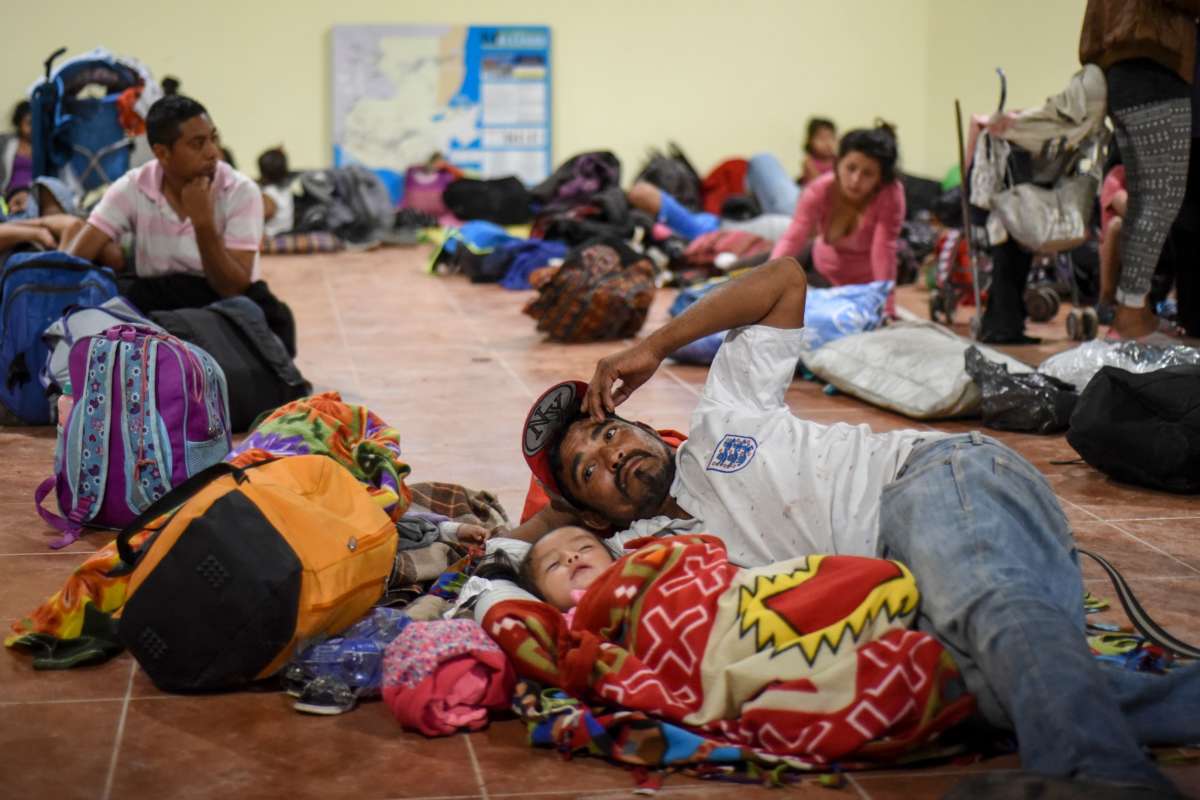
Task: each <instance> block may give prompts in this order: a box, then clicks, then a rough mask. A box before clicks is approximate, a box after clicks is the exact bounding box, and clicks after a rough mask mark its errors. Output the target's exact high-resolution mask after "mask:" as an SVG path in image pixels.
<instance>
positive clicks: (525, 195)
mask: <svg viewBox="0 0 1200 800" xmlns="http://www.w3.org/2000/svg"><path fill="white" fill-rule="evenodd" d="M531 199H532V198H530V196H529V190H528V189H526V188H525V184H523V183H521V182H520V181H519V180H517V179H516V178H513V177H508V178H495V179H493V180H487V181H478V180H474V179H472V178H460V179H458V180H456V181H454V182H453V183H451V184H450V185H449V186H447V187H446V190H445V191H444V192H442V202H443V203H445V204H446V208H448V209H450V211H451V213H453V214H454V216H456V217H458V218H459V219H482V220H487V221H488V222H494V223H496V224H497V225H522V224H524V223H526V222H529V220H531V219H533V214H532V213H531V212H530V210H529V203H530V200H531Z"/></svg>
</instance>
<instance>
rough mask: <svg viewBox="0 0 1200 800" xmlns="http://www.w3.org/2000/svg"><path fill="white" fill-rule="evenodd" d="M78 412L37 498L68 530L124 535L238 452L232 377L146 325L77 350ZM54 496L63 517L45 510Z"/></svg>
mask: <svg viewBox="0 0 1200 800" xmlns="http://www.w3.org/2000/svg"><path fill="white" fill-rule="evenodd" d="M70 373H71V387H72V396H73V398H74V404H73V405H72V407H71V410H70V412H69V414H68V415H67V416H66V419H65V420H64V421H63V422H62V429H61V433H60V434H59V437H58V445H57V448H56V452H55V458H54V475H53V476H52V477H50V478H47V479H46V480H45V481H43V483H42V485H41V486H39V487H38V489H37V492H36V494H35V495H34V500H35V502H36V503H37V509H38V513H39V514H41V516H42V518H43V519H44V520H46V522H48V523H50V524H51V525H53V526H54V527H55V528H57V529H59V530H60V531H62V532H63V536H62V537H61V538H59V539H58V540H56V541H55V542H53V543H51V545H50V546H51V547H52V548H54V549H58V548H60V547H65V546H66V545H68V544H70V543H71V542H73V541H75V540H76V539H78V538H79V535H80V533H82V529H83V527H84V526H88V527H97V528H122V527H124V526H125V525H127V524H129V523H130V522H132V521H133V520H134V519H135V518H136V517H137V516H138V515H139V514H140V513H141V512H142V511H144V510H145V509H147V508H148V507H149V506H150V505H151V504H152V503H153V502H154V501H155V500H157V499H158V498H159V497H162V496H163V495H164V494H166V493H167V491H169V490H170V489H171V488H172V487H174V486H177V485H178V484H180V483H183V482H184V481H185V480H187V479H188V478H189V477H191V476H192V475H195V474H196V473H197V472H200V471H201V470H203V469H204V468H205V467H208V466H211V465H212V464H215V463H217V462H218V461H220V460H221V459H222V458H224V456H225V454H226V453H228V452H229V449H230V447H231V446H232V438H231V436H230V423H229V399H228V391H227V389H226V385H225V374H224V373H223V372H222V371H221V368H220V367H219V366H218V365H217V362H216V361H214V360H213V358H212V357H211V356H210V355H209V354H208V353H206V352H204V351H203V350H201V349H200V348H199V347H196V346H195V345H192V344H189V343H187V342H183V341H181V340H179V339H176V338H175V337H174V336H171V335H169V334H167V333H164V332H163V331H162V330H160V329H155V328H151V327H149V326H145V325H137V324H126V325H116V326H114V327H111V328H109V329H108V330H106V331H104V332H103V333H99V334H96V335H94V336H85V337H83V338H81V339H79V340H78V341H76V342H75V344H74V345H72V347H71V355H70ZM51 490H54V491H55V494H56V495H57V498H58V507H59V509H60V511H61V515H60V514H54V513H52V512H50V511H47V510H46V509H45V508H43V507H42V501H43V500H44V499H45V498H46V497H47V496H48V495H49V494H50V491H51Z"/></svg>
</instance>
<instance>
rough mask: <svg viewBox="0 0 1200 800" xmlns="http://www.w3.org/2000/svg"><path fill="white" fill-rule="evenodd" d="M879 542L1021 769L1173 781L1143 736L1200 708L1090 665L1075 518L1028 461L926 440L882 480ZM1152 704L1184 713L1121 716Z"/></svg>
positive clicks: (1182, 728)
mask: <svg viewBox="0 0 1200 800" xmlns="http://www.w3.org/2000/svg"><path fill="white" fill-rule="evenodd" d="M880 548H881V551H882V554H883V555H884V556H886V557H888V558H895V559H897V560H899V561H902V562H904V563H905V564H907V565H908V567H909V569H911V570H912V573H913V575H914V576H915V577H916V580H917V586H918V588H919V589H920V591H921V611H920V617H919V623H918V624H919V626H920V627H921V629H923V630H927V631H929V632H931V633H933V634H934V635H936V636H937V638H938V639H939V640H940V641H941V642H942V643H943V644H945V645H946V647H947V648H948V649H949V651H950V653H951V654H952V655H953V656H954V659H955V661H956V662H957V663H958V665H959V668H960V669H961V670H962V673H963V678H964V680H965V681H966V683H967V688H968V689H969V690H970V691H971V692H972V693H973V694H974V695H975V697H976V699H977V701H978V703H979V709H980V711H981V712H982V714H983V715H984V717H985V718H986V719H987V720H988V722H990V723H991V724H992V725H995V726H998V727H1002V728H1008V729H1012V730H1013V731H1015V733H1016V736H1017V741H1018V745H1019V749H1020V754H1021V763H1022V765H1023V767H1024V768H1025V769H1028V770H1030V771H1033V772H1038V773H1042V774H1045V775H1052V776H1060V777H1081V778H1087V779H1091V780H1096V781H1105V782H1111V783H1132V784H1141V785H1146V786H1157V787H1162V788H1163V789H1166V787H1169V786H1170V783H1169V781H1167V779H1166V778H1165V777H1164V776H1163V775H1162V774H1161V773H1160V772H1159V771H1158V770H1157V769H1156V768H1155V767H1154V765H1153V764H1152V763H1151V762H1150V761H1149V759H1148V758H1147V757H1146V756H1145V754H1144V753H1143V752H1142V750H1141V748H1140V746H1139V741H1138V737H1139V736H1154V737H1156V738H1157V736H1159V735H1162V736H1164V737H1169V736H1171V735H1173V734H1182V735H1183V738H1184V739H1185V740H1186V739H1193V738H1197V737H1200V718H1198V717H1197V715H1195V714H1194V713H1190V714H1189V713H1187V712H1185V710H1184V709H1185V706H1184V705H1183V702H1184V700H1185V698H1183V697H1179V698H1176V697H1175V696H1172V697H1169V698H1166V697H1164V698H1157V699H1155V697H1154V695H1153V693H1152V692H1150V691H1148V689H1147V686H1149V685H1148V684H1143V683H1141V682H1140V681H1139V682H1138V683H1137V684H1136V685H1133V686H1125V684H1124V683H1122V680H1123V679H1121V678H1119V677H1116V678H1114V677H1113V676H1110V675H1108V674H1106V671H1105V670H1102V669H1101V667H1100V665H1099V664H1098V663H1097V662H1096V660H1095V658H1094V657H1093V656H1092V654H1091V651H1090V650H1089V648H1088V646H1087V642H1086V640H1085V638H1084V610H1083V583H1082V579H1081V577H1080V572H1079V565H1078V563H1077V561H1076V553H1075V550H1074V544H1073V541H1072V537H1071V532H1070V528H1069V526H1068V524H1067V520H1066V517H1065V516H1064V515H1063V513H1062V509H1061V508H1060V507H1059V505H1058V501H1057V499H1056V498H1055V496H1054V493H1053V492H1052V491H1051V489H1050V487H1049V485H1048V484H1047V483H1046V481H1045V479H1044V478H1043V477H1042V476H1041V475H1040V474H1039V473H1038V472H1037V470H1036V469H1035V468H1034V467H1033V466H1031V465H1030V464H1029V463H1028V462H1027V461H1025V460H1024V459H1023V458H1021V457H1020V456H1019V455H1017V454H1016V453H1014V452H1013V451H1011V450H1009V449H1008V448H1006V447H1004V446H1003V445H1001V444H999V443H998V442H995V441H994V440H991V439H988V438H986V437H983V436H981V435H980V434H978V433H971V434H966V435H962V436H955V437H950V438H948V439H944V440H940V441H936V442H934V443H931V444H927V445H925V446H922V447H920V448H918V450H916V451H914V453H913V455H912V456H911V457H910V458H909V460H908V462H906V464H905V467H904V469H903V470H902V471H901V474H900V476H899V477H898V478H897V479H896V481H895V482H893V483H892V484H890V485H889V486H887V487H886V488H885V489H884V493H883V504H882V507H881V509H880ZM1189 672H1190V673H1191V675H1190V676H1185V677H1184V678H1181V679H1177V680H1179V681H1181V682H1187V683H1188V685H1190V686H1192V687H1193V689H1194V688H1195V687H1196V681H1197V679H1198V678H1200V671H1197V670H1195V669H1192V670H1189ZM1110 681H1116V682H1117V683H1118V685H1119V686H1118V688H1121V689H1122V691H1114V687H1113V685H1112V683H1111V682H1110ZM1192 693H1193V694H1194V693H1195V691H1193V692H1192ZM1176 702H1178V703H1179V704H1178V705H1174V704H1175V703H1176ZM1145 705H1150V706H1153V707H1154V709H1153V710H1154V713H1155V714H1157V715H1162V714H1164V713H1172V714H1174V715H1175V716H1176V717H1177V718H1183V719H1182V721H1177V722H1174V723H1172V724H1174V725H1175V727H1174V728H1170V727H1168V728H1166V729H1162V728H1161V727H1160V728H1153V727H1152V716H1153V715H1138V716H1135V718H1134V721H1133V722H1132V723H1131V721H1130V719H1127V718H1126V714H1135V713H1136V712H1138V711H1139V709H1140V708H1141V707H1142V706H1145Z"/></svg>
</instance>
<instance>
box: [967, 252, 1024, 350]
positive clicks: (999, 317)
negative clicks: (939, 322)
mask: <svg viewBox="0 0 1200 800" xmlns="http://www.w3.org/2000/svg"><path fill="white" fill-rule="evenodd" d="M991 256H992V282H991V284H990V285H989V287H988V297H987V305H986V307H985V308H984V310H983V320H982V323H981V326H980V332H979V341H981V342H996V343H999V344H1019V343H1023V342H1026V341H1029V340H1028V339H1027V338H1026V336H1025V283H1026V281H1027V280H1028V279H1029V270H1030V268H1031V267H1032V266H1033V254H1032V253H1030V252H1029V251H1028V250H1026V249H1025V248H1023V247H1021V245H1019V244H1017V242H1016V240H1015V239H1013V238H1012V237H1009V239H1008V241H1006V242H1005V243H1004V244H1002V245H997V246H996V247H993V248H992V252H991Z"/></svg>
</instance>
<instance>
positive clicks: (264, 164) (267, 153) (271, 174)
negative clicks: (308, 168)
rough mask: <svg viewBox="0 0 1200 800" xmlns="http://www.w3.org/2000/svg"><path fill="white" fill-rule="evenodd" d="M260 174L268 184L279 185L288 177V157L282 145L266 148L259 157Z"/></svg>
mask: <svg viewBox="0 0 1200 800" xmlns="http://www.w3.org/2000/svg"><path fill="white" fill-rule="evenodd" d="M258 175H259V177H260V178H261V179H262V182H263V183H264V184H265V185H267V186H279V185H280V184H283V183H286V182H287V179H288V158H287V153H285V152H283V148H282V147H272V148H271V149H270V150H264V151H263V153H262V155H260V156H259V157H258Z"/></svg>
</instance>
